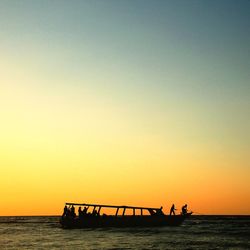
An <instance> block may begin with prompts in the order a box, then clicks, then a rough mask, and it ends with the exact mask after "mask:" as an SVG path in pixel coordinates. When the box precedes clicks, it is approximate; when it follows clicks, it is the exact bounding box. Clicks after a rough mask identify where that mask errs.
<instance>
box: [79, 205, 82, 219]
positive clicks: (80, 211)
mask: <svg viewBox="0 0 250 250" xmlns="http://www.w3.org/2000/svg"><path fill="white" fill-rule="evenodd" d="M82 215H83V211H82V208H81V207H79V208H78V217H79V218H81V217H82Z"/></svg>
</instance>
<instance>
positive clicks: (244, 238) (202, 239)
mask: <svg viewBox="0 0 250 250" xmlns="http://www.w3.org/2000/svg"><path fill="white" fill-rule="evenodd" d="M58 221H59V217H48V216H43V217H0V249H3V250H4V249H250V216H192V217H191V218H189V219H187V220H186V221H185V222H184V224H183V225H181V226H179V227H162V228H122V229H121V228H119V229H117V228H109V229H103V228H102V229H73V230H65V229H62V228H61V227H60V225H59V222H58Z"/></svg>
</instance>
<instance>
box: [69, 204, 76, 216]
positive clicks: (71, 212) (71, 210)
mask: <svg viewBox="0 0 250 250" xmlns="http://www.w3.org/2000/svg"><path fill="white" fill-rule="evenodd" d="M70 214H71V216H72V217H73V218H75V217H76V213H75V207H74V205H72V207H71V209H70Z"/></svg>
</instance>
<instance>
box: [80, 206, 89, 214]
mask: <svg viewBox="0 0 250 250" xmlns="http://www.w3.org/2000/svg"><path fill="white" fill-rule="evenodd" d="M88 208H89V207H84V209H83V211H82V214H83V215H86V214H87V211H88Z"/></svg>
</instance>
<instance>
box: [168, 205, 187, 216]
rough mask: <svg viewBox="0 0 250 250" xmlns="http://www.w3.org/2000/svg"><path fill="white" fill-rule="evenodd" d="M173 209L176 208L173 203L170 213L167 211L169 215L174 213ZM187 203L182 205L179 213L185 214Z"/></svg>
mask: <svg viewBox="0 0 250 250" xmlns="http://www.w3.org/2000/svg"><path fill="white" fill-rule="evenodd" d="M175 210H177V209H176V208H175V205H174V204H173V205H172V207H171V208H170V213H169V215H170V216H171V215H175ZM187 210H188V209H187V204H185V205H184V206H182V208H181V214H182V215H186V214H187Z"/></svg>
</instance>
